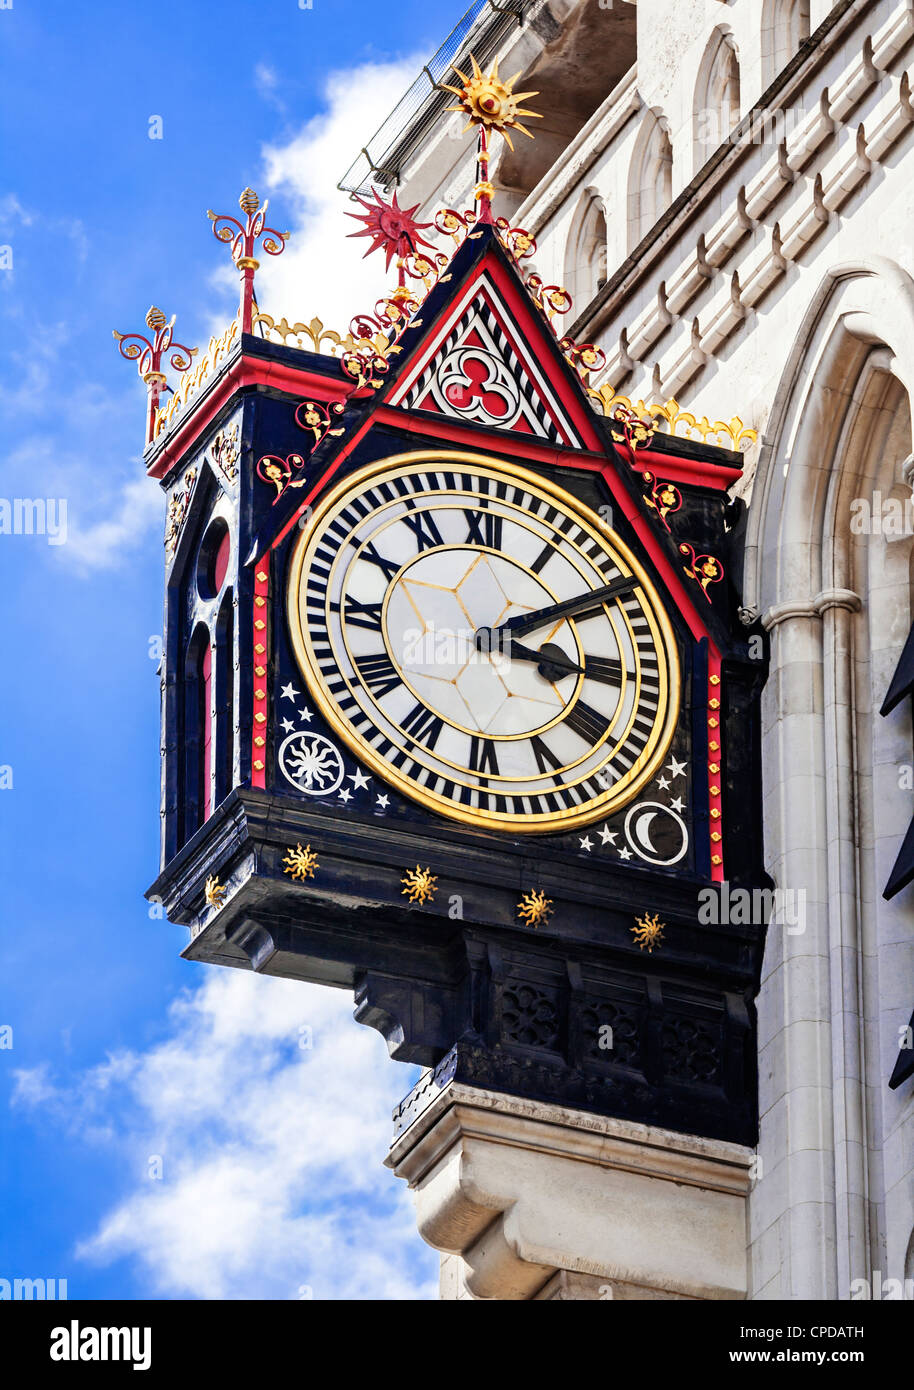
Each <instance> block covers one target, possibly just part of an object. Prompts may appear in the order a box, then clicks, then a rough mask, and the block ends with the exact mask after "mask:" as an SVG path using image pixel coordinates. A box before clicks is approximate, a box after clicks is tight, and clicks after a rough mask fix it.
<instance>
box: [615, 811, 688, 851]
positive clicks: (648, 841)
mask: <svg viewBox="0 0 914 1390" xmlns="http://www.w3.org/2000/svg"><path fill="white" fill-rule="evenodd" d="M658 814H663V815H665V816H668V817H669V818H670V820H671V821H673V822H674V827H675V831H676V833H677V835H678V839H679V848H678V849H676V850H674V851H671V852H670V853H667V854H665V853H663V852H662V851H661V850H658V849H657V847H656V844H655V842H654V839H653V837H652V835H651V825H652V824H653V822H654V820H655V819H656V817H657V816H658ZM625 838H626V840H627V841H628V843H629V845H630V846H631V848H632V849H633V850H634V852H635V854H637V856H638V858H639V859H643V860H644V862H645V863H646V864H662V865H665V866H668V865H671V864H678V863H679V861H680V859H681V858H682V857H683V855H684V854H685V852H686V850H687V849H688V847H689V831H688V828H687V826H686V823H685V821H684V820H683V819H682V816H680V815H679V814H678V813H677V812H676V811H674V810H672V808H671V807H669V806H664V805H663V803H662V802H661V801H639V802H637V803H636V804H635V805H634V806H632V807H631V808H630V810H629V812H628V815H627V816H626V817H625Z"/></svg>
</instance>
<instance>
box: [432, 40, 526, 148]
mask: <svg viewBox="0 0 914 1390" xmlns="http://www.w3.org/2000/svg"><path fill="white" fill-rule="evenodd" d="M470 62H471V63H472V64H473V76H472V77H468V76H467V75H466V73H464V72H461V71H460V69H459V68H458V67H455V68H454V71H455V72H456V74H457V76H458V77H459V78H460V80H461V82H462V83H463V86H462V87H449V86H448V84H447V83H446V82H442V84H441V85H442V87H443V89H444V91H446V92H453V94H454V96H455V97H457V101H458V104H457V105H456V106H448V107H447V110H448V111H462V112H463V114H464V115H465V116H468V117H469V120H468V121H467V124H466V125H465V126H464V130H465V131H467V130H469V129H470V128H471V127H472V126H479V125H481V126H484V127H485V128H486V130H497V131H498V132H499V134H500V135H503V136H504V137H505V139H506V140H507V142H508V146H509V148H510V149H512V150H513V149H514V145H513V144H512V142H511V136H510V135H509V133H508V127H509V126H510V127H511V129H512V130H519V131H521V132H522V134H524V135H526V136H528V137H529V138H530V139H531V140H532V139H533V136H532V135H531V134H530V132H529V130H527V128H526V127H525V126H523V125H521V123H520V121H519V120H518V116H535V117H536V119H537V120H541V119H542V117H541V116H540V113H539V112H538V111H531V110H530V108H529V107H526V106H521V105H520V103H521V102H522V101H523V100H524V99H525V98H526V97H535V96H537V93H536V92H515V91H513V90H512V89H513V87H514V83H515V82H516V81H517V79H518V78H519V77H520V73H519V72H516V73H515V74H514V76H513V77H509V78H508V80H507V82H502V80H501V78H500V77H499V75H498V63H497V62H496V63H495V66H494V67H493V69H492V71H491V72H490V73H488V74H486V73H484V72H483V71H482V68H481V67H480V66H479V64H478V63H477V61H476V59H475V58H474V57H473V56H472V55H471V56H470Z"/></svg>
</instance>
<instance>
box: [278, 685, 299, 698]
mask: <svg viewBox="0 0 914 1390" xmlns="http://www.w3.org/2000/svg"><path fill="white" fill-rule="evenodd" d="M297 694H298V691H297V690H296V689H295V686H294V685H293V684H292V682H291V681H290V682H289V684H288V685H284V686H283V688H282V698H283V699H284V700H294V699H295V697H296V695H297Z"/></svg>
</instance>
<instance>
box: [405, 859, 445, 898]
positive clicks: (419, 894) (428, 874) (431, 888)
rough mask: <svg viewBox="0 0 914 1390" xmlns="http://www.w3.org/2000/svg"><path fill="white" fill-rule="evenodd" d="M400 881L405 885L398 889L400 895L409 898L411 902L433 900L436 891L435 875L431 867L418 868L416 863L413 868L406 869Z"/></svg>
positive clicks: (436, 880) (436, 879)
mask: <svg viewBox="0 0 914 1390" xmlns="http://www.w3.org/2000/svg"><path fill="white" fill-rule="evenodd" d="M400 882H401V883H403V884H405V885H406V886H405V887H404V888H402V889H401V890H400V896H401V897H403V898H409V901H410V902H411V903H420V904H422V903H430V902H433V901H434V898H435V893H436V892H437V891H438V889H437V884H438V878H437V876H436V875H435V874H433V873H432V871H431V869H428V868H426V869H420V867H419V865H418V864H417V865H416V867H415V868H414V869H407V870H406V873H405V874H404V875H403V877H402V878H401V879H400Z"/></svg>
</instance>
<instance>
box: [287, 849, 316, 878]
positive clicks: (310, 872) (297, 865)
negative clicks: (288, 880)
mask: <svg viewBox="0 0 914 1390" xmlns="http://www.w3.org/2000/svg"><path fill="white" fill-rule="evenodd" d="M282 862H283V873H285V874H291V875H292V877H293V878H294V879H305V878H313V877H314V870H315V869H319V868H320V864H319V863H318V862H317V855H316V853H315V852H314V850H313V849H312V848H311V846H310V845H305V847H304V849H302V847H301V845H296V846H295V848H294V849H292V847H291V845H290V847H289V848H288V849H287V850H286V853H285V855H284V857H283V861H282Z"/></svg>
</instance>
